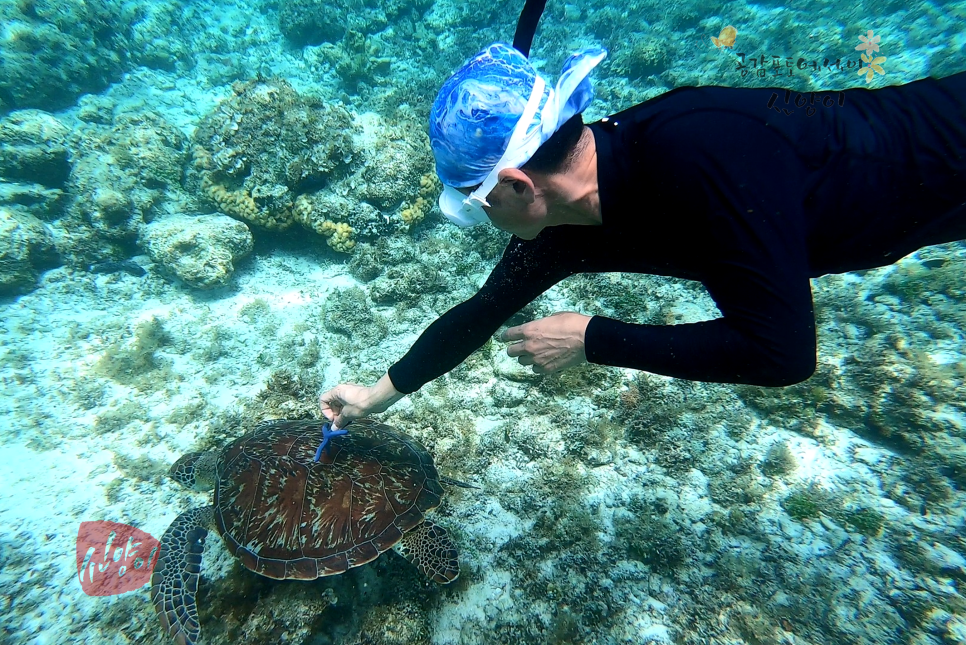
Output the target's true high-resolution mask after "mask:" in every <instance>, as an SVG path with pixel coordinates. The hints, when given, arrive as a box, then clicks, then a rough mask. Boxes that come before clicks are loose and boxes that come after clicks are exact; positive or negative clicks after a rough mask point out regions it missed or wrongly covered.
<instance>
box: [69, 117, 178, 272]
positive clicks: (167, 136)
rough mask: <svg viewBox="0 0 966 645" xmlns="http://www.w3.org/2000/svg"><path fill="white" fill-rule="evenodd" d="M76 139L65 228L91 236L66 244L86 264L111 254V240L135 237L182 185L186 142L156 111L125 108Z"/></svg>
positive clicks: (75, 235) (127, 240) (79, 235)
mask: <svg viewBox="0 0 966 645" xmlns="http://www.w3.org/2000/svg"><path fill="white" fill-rule="evenodd" d="M75 138H76V141H75V142H74V145H75V147H76V150H77V152H76V153H75V155H74V157H75V159H74V166H73V170H72V173H71V178H70V184H69V188H70V190H71V192H73V193H74V195H75V196H76V199H75V202H74V204H73V205H72V207H71V213H70V217H69V218H67V219H66V220H65V221H64V222H62V225H61V228H62V229H64V230H65V232H66V233H69V235H70V236H71V237H73V238H78V239H80V238H82V239H85V240H86V241H85V242H84V243H83V244H67V243H65V249H64V251H65V254H67V255H69V256H71V257H72V258H76V259H75V260H74V261H73V262H72V263H75V264H81V265H83V264H88V263H90V262H91V261H94V260H96V259H103V255H104V254H105V253H107V254H111V251H109V250H108V249H109V248H110V245H111V244H112V243H121V244H129V243H130V242H133V241H134V240H135V239H136V236H137V234H138V229H139V227H140V226H142V225H143V224H144V223H145V222H146V221H149V220H150V219H151V217H153V216H154V215H155V214H156V213H157V210H158V209H159V207H160V206H161V205H162V204H163V203H164V202H165V201H166V200H167V199H168V197H169V196H170V191H171V190H172V189H178V188H179V187H180V183H181V174H182V168H183V165H184V162H185V159H186V155H187V143H186V139H185V137H184V135H183V134H182V133H181V132H180V131H179V130H178V129H177V128H175V127H174V126H172V125H171V124H170V123H168V122H167V121H166V120H165V119H164V118H163V117H161V116H160V115H159V114H157V113H154V112H137V113H122V114H119V115H117V116H116V117H114V118H113V119H112V121H111V124H110V127H108V126H102V125H97V124H91V125H88V126H85V127H84V128H82V129H80V130H79V132H78V134H77V136H76V137H75ZM65 239H66V238H65ZM104 242H106V243H107V244H104ZM85 247H86V248H85ZM105 247H107V248H105ZM97 256H101V257H97Z"/></svg>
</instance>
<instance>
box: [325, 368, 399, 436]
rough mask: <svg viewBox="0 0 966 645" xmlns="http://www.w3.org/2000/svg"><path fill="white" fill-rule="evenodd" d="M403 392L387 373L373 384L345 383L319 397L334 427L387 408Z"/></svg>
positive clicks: (335, 428)
mask: <svg viewBox="0 0 966 645" xmlns="http://www.w3.org/2000/svg"><path fill="white" fill-rule="evenodd" d="M401 398H403V394H401V393H400V392H398V391H397V390H396V388H395V387H393V384H392V381H391V380H389V375H388V374H386V375H384V376H383V377H382V378H381V379H379V381H378V382H377V383H376V384H375V385H373V386H372V387H364V386H362V385H356V384H355V383H343V384H341V385H336V386H335V387H334V388H332V389H331V390H329V391H328V392H326V393H325V394H323V395H322V396H321V397H319V407H320V408H321V410H322V415H323V416H325V418H326V419H328V420H329V421H331V422H332V430H333V431H334V430H338V429H339V428H344V427H346V426H347V425H348V424H349V422H351V421H355V420H356V419H360V418H362V417H364V416H367V415H369V414H376V413H379V412H385V411H386V410H388V409H389V406H391V405H392V404H393V403H395V402H396V401H398V400H399V399H401Z"/></svg>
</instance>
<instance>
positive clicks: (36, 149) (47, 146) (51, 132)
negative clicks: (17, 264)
mask: <svg viewBox="0 0 966 645" xmlns="http://www.w3.org/2000/svg"><path fill="white" fill-rule="evenodd" d="M69 133H70V130H68V128H67V127H66V126H65V125H64V124H63V123H61V122H60V121H58V120H57V118H56V117H54V116H53V115H51V114H47V113H46V112H41V111H40V110H20V111H18V112H13V113H12V114H9V115H7V116H6V117H5V118H3V119H2V120H0V177H3V178H4V179H7V180H10V181H18V182H26V183H31V184H42V185H44V186H47V187H50V188H63V187H64V184H65V183H66V182H67V178H68V177H69V176H70V158H69V152H68V149H67V145H66V144H67V138H68V135H69Z"/></svg>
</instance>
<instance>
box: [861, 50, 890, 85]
mask: <svg viewBox="0 0 966 645" xmlns="http://www.w3.org/2000/svg"><path fill="white" fill-rule="evenodd" d="M859 58H861V59H862V61H863V62H864V63H865V64H866V65H867V66H868V67H863V68H862V69H860V70H859V76H861V75H862V74H865V82H866V83H871V82H872V77H873V76H875V73H876V72H879V73H880V74H885V70H884V69H882V66H881V65H879V63H884V62H885V59H886V57H885V56H876V57H875V58H872V54H862V55H861V56H860V57H859Z"/></svg>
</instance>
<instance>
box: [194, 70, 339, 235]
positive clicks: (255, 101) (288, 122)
mask: <svg viewBox="0 0 966 645" xmlns="http://www.w3.org/2000/svg"><path fill="white" fill-rule="evenodd" d="M232 90H233V95H232V96H230V97H228V98H227V99H226V100H225V101H223V102H222V103H221V104H219V106H218V108H217V109H216V110H215V111H214V112H212V113H211V114H209V115H208V116H206V117H205V118H204V119H203V120H202V121H201V123H199V124H198V128H197V129H196V130H195V133H194V139H193V141H194V148H193V150H192V155H193V164H192V170H191V173H190V175H189V178H190V180H191V181H190V182H189V184H190V185H191V186H192V187H193V188H195V189H200V192H201V193H203V195H204V196H205V197H206V198H207V200H208V201H210V202H212V203H214V204H216V205H217V207H218V208H219V209H220V210H221V211H222V212H224V213H225V214H227V215H231V216H232V217H236V218H238V219H241V220H243V221H245V222H247V223H249V224H253V225H255V226H258V227H261V228H266V229H270V230H279V231H281V230H285V229H287V228H288V227H290V226H291V225H292V224H294V223H295V222H296V217H295V215H294V214H293V207H294V206H295V200H296V198H297V197H298V196H300V195H304V194H307V193H312V192H315V191H317V190H319V189H322V188H324V187H325V186H327V185H328V184H329V183H330V182H332V181H333V180H335V179H337V178H338V177H340V176H342V175H345V174H346V172H347V171H348V169H349V167H350V166H351V164H352V163H353V158H354V154H355V150H354V148H353V140H352V135H353V132H354V130H355V126H354V125H353V123H352V115H351V114H349V112H348V111H347V110H346V109H345V108H343V107H341V106H339V105H334V104H328V103H324V102H323V101H322V100H320V99H318V98H315V97H309V96H303V95H301V94H299V93H298V92H296V91H295V88H293V87H292V85H291V84H289V83H288V82H287V81H284V80H282V79H257V80H253V81H250V82H247V83H241V82H238V83H235V84H234V85H233V86H232ZM349 224H350V225H353V223H352V222H349ZM353 227H354V225H353Z"/></svg>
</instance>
